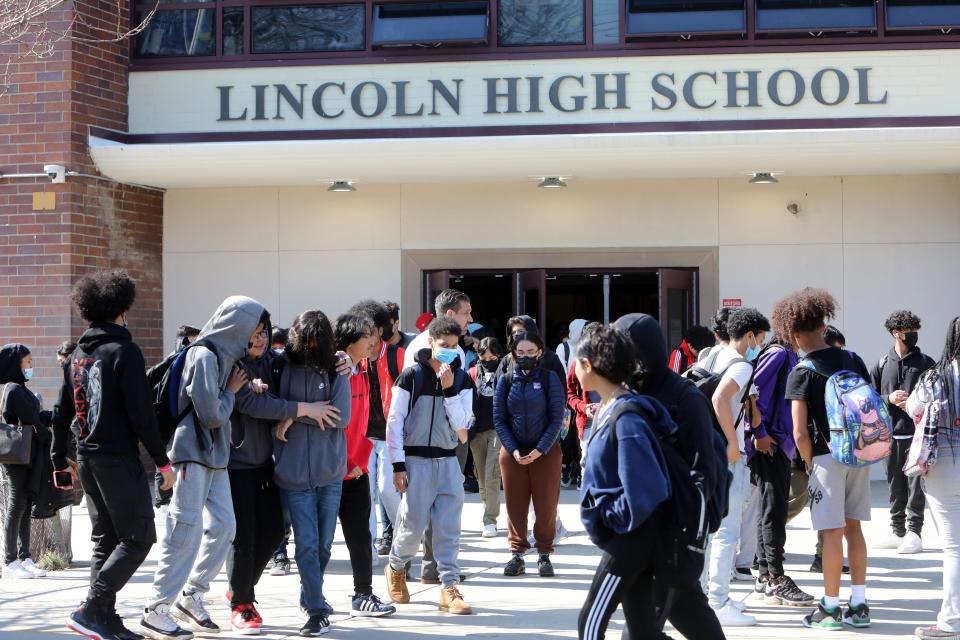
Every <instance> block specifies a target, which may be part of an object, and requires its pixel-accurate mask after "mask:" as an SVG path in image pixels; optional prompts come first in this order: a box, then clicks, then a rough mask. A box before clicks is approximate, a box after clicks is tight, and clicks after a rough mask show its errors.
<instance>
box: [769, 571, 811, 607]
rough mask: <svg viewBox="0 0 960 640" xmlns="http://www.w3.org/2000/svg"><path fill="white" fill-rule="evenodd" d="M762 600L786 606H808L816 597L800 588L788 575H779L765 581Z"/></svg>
mask: <svg viewBox="0 0 960 640" xmlns="http://www.w3.org/2000/svg"><path fill="white" fill-rule="evenodd" d="M764 600H765V601H766V603H767V604H782V605H786V606H788V607H809V606H810V605H812V604H813V603H814V601H815V600H816V598H814V597H813V596H812V595H810V594H809V593H806V592H805V591H803V590H801V589H800V587H798V586H797V583H795V582H794V581H793V580H792V579H791V578H790V576H780V577H778V578H776V579H774V580H771V581H769V582H768V583H767V588H766V591H765V592H764Z"/></svg>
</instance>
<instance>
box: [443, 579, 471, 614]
mask: <svg viewBox="0 0 960 640" xmlns="http://www.w3.org/2000/svg"><path fill="white" fill-rule="evenodd" d="M440 611H446V612H447V613H451V614H453V615H455V616H467V615H470V614H471V613H473V608H472V607H471V606H470V605H468V604H467V603H466V602H464V600H463V596H462V595H460V590H459V589H458V588H457V585H456V584H454V585H452V586H449V587H444V589H443V590H441V591H440Z"/></svg>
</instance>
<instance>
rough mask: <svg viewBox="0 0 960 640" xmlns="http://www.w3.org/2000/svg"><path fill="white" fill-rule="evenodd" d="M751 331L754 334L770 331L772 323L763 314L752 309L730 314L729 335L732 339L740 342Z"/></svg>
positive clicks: (728, 322)
mask: <svg viewBox="0 0 960 640" xmlns="http://www.w3.org/2000/svg"><path fill="white" fill-rule="evenodd" d="M751 331H752V332H753V333H754V334H757V333H760V332H761V331H770V321H769V320H767V318H766V316H764V315H763V314H762V313H760V312H759V311H757V310H756V309H752V308H750V307H747V308H745V309H737V310H736V311H734V312H733V313H732V314H730V319H729V320H727V333H729V334H730V337H731V338H733V339H734V340H739V339H740V338H742V337H743V336H745V335H747V334H748V333H750V332H751Z"/></svg>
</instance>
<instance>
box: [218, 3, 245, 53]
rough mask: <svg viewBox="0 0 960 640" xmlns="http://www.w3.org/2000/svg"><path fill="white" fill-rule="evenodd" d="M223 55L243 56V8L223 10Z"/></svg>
mask: <svg viewBox="0 0 960 640" xmlns="http://www.w3.org/2000/svg"><path fill="white" fill-rule="evenodd" d="M221 33H222V34H223V55H225V56H240V55H243V7H225V8H224V10H223V27H222V28H221Z"/></svg>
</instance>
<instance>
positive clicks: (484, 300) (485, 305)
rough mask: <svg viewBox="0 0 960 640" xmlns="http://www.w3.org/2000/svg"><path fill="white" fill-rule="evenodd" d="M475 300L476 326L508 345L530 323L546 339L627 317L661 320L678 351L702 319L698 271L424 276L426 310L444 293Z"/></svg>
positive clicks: (465, 272)
mask: <svg viewBox="0 0 960 640" xmlns="http://www.w3.org/2000/svg"><path fill="white" fill-rule="evenodd" d="M451 287H452V288H454V289H458V290H460V291H463V292H464V293H466V294H467V295H469V296H470V301H471V305H472V306H473V318H474V320H475V321H476V322H479V323H480V324H482V325H484V327H486V328H487V329H488V332H489V333H488V335H494V336H497V337H500V338H502V337H504V335H505V329H504V328H505V326H506V321H507V320H508V319H509V318H510V317H511V316H515V315H521V314H525V315H529V316H531V317H533V318H534V319H535V320H536V321H537V324H538V325H539V326H540V330H541V332H542V333H543V335H544V339H545V340H547V341H549V342H551V343H553V342H559V339H560V338H559V336H560V334H561V329H565V328H566V327H567V325H569V323H570V321H571V320H574V319H576V318H583V319H585V320H596V321H600V322H605V323H607V322H611V321H613V320H615V319H617V318H619V317H620V316H622V315H624V314H627V313H638V312H639V313H648V314H650V315H652V316H654V317H655V318H658V319H659V320H660V324H661V326H662V327H663V331H664V337H665V338H666V340H667V344H668V345H670V346H671V348H672V347H674V346H676V345H678V344H680V340H681V339H682V338H683V333H684V332H685V331H686V330H687V328H689V327H690V326H691V325H692V324H694V323H695V322H696V318H697V317H698V315H699V309H698V308H697V306H698V305H697V300H698V299H699V298H698V295H697V293H698V291H697V290H698V270H697V269H506V270H505V269H500V270H494V269H490V270H486V269H464V270H441V271H429V272H425V273H424V279H423V296H422V302H423V308H424V309H425V310H430V311H433V299H434V298H435V297H436V295H437V294H438V293H439V292H440V291H442V290H443V289H446V288H451Z"/></svg>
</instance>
